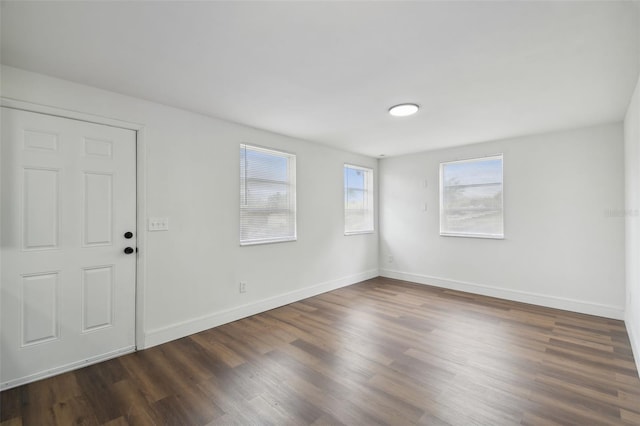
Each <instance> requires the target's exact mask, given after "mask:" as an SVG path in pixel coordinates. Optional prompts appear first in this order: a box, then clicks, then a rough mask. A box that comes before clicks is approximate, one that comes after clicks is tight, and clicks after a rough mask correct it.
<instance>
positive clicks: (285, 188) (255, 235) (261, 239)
mask: <svg viewBox="0 0 640 426" xmlns="http://www.w3.org/2000/svg"><path fill="white" fill-rule="evenodd" d="M295 239H296V156H295V155H293V154H288V153H285V152H279V151H274V150H270V149H265V148H259V147H255V146H250V145H244V144H242V145H240V245H250V244H263V243H274V242H280V241H293V240H295Z"/></svg>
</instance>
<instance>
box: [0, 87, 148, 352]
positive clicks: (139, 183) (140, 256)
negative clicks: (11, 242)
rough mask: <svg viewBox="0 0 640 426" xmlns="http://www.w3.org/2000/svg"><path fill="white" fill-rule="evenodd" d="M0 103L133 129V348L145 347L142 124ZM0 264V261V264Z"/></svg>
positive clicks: (3, 101) (5, 101)
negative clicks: (134, 164)
mask: <svg viewBox="0 0 640 426" xmlns="http://www.w3.org/2000/svg"><path fill="white" fill-rule="evenodd" d="M0 106H3V107H8V108H13V109H17V110H22V111H29V112H37V113H40V114H47V115H52V116H55V117H61V118H68V119H72V120H80V121H87V122H89V123H95V124H102V125H105V126H111V127H119V128H122V129H127V130H133V131H135V132H136V227H137V229H136V232H137V243H138V246H137V247H138V253H137V256H136V303H135V309H136V312H135V318H136V319H135V336H136V339H135V341H136V349H137V350H140V349H144V348H145V333H144V330H145V328H144V318H145V298H144V290H145V284H146V282H145V279H146V264H147V262H146V250H145V249H146V242H147V233H146V217H147V202H146V201H147V197H146V195H147V191H146V187H147V173H146V172H147V155H146V153H147V149H146V142H145V137H144V136H145V126H144V124H139V123H132V122H128V121H123V120H116V119H113V118H108V117H102V116H99V115H93V114H87V113H83V112H78V111H72V110H67V109H63V108H58V107H54V106H48V105H40V104H36V103H32V102H25V101H21V100H18V99H11V98H6V97H0ZM0 268H2V265H1V264H0Z"/></svg>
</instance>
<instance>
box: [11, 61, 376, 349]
mask: <svg viewBox="0 0 640 426" xmlns="http://www.w3.org/2000/svg"><path fill="white" fill-rule="evenodd" d="M1 77H2V80H1V81H2V87H1V89H2V96H3V97H6V98H12V99H18V100H22V101H27V102H32V103H37V104H43V105H49V106H55V107H59V108H63V109H68V110H73V111H79V112H83V113H88V114H94V115H98V116H103V117H109V118H113V119H119V120H125V121H129V122H135V123H141V124H143V125H144V126H145V129H144V139H145V143H146V147H147V152H146V158H147V160H146V176H147V180H146V201H145V202H146V211H147V216H150V217H154V216H160V217H165V216H166V217H169V220H170V230H169V231H168V232H151V233H148V234H147V235H146V246H145V250H144V253H141V256H143V258H144V259H145V263H146V280H145V287H144V300H145V310H144V318H143V320H144V330H145V338H144V345H145V346H151V345H155V344H158V343H162V342H164V341H168V340H171V339H174V338H177V337H181V336H184V335H187V334H190V333H193V332H196V331H199V330H202V329H206V328H209V327H212V326H215V325H218V324H220V323H223V322H227V321H231V320H235V319H237V318H239V317H242V316H246V315H250V314H253V313H255V312H259V311H262V310H266V309H270V308H273V307H275V306H279V305H281V304H284V303H289V302H291V301H294V300H298V299H301V298H304V297H308V296H310V295H313V294H317V293H319V292H323V291H327V290H330V289H333V288H337V287H339V286H343V285H347V284H351V283H354V282H358V281H361V280H363V279H367V278H370V277H374V276H377V275H378V270H377V263H378V235H377V233H374V234H369V235H354V236H344V235H343V231H344V226H343V191H342V187H343V181H342V179H343V170H342V167H343V164H344V163H345V162H348V163H351V164H359V165H363V166H367V167H372V168H374V169H376V167H377V160H376V159H373V158H369V157H364V156H360V155H355V154H350V153H347V152H342V151H338V150H335V149H331V148H328V147H325V146H322V145H318V144H313V143H309V142H305V141H301V140H296V139H292V138H289V137H285V136H281V135H277V134H273V133H269V132H265V131H261V130H257V129H253V128H249V127H245V126H241V125H237V124H233V123H229V122H225V121H221V120H217V119H214V118H210V117H206V116H202V115H198V114H194V113H190V112H187V111H183V110H179V109H175V108H171V107H167V106H163V105H159V104H156V103H152V102H147V101H143V100H140V99H135V98H131V97H127V96H122V95H119V94H116V93H112V92H107V91H103V90H99V89H96V88H92V87H88V86H82V85H78V84H74V83H70V82H67V81H62V80H59V79H54V78H50V77H47V76H43V75H39V74H34V73H30V72H26V71H22V70H18V69H15V68H10V67H2V76H1ZM176 84H179V82H176ZM243 142H244V143H250V144H257V145H261V146H265V147H271V148H275V149H283V150H286V151H289V152H293V153H295V154H297V189H298V193H297V203H298V241H297V242H287V243H279V244H269V245H260V246H251V247H240V246H239V241H238V227H239V217H238V216H239V212H238V203H239V165H238V164H239V144H240V143H243ZM139 231H143V230H139ZM240 280H243V281H246V282H247V284H248V286H247V287H248V291H247V293H245V294H240V293H239V292H238V282H239V281H240Z"/></svg>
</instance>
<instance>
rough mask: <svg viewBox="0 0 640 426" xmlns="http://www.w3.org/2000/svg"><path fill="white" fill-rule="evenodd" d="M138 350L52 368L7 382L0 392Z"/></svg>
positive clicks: (130, 349)
mask: <svg viewBox="0 0 640 426" xmlns="http://www.w3.org/2000/svg"><path fill="white" fill-rule="evenodd" d="M135 350H136V348H135V346H128V347H126V348H122V349H118V350H115V351H112V352H109V353H106V354H102V355H98V356H94V357H92V358H89V359H84V360H82V361H76V362H72V363H70V364H66V365H62V366H60V367H56V368H52V369H50V370H45V371H41V372H39V373H35V374H31V375H29V376H25V377H20V378H19V379H13V380H7V381H6V382H2V383H0V390H3V391H5V390H7V389H11V388H15V387H16V386H20V385H24V384H26V383H31V382H35V381H36V380H41V379H46V378H47V377H51V376H55V375H58V374H62V373H66V372H67V371H71V370H76V369H78V368H83V367H86V366H88V365H91V364H97V363H99V362H102V361H106V360H108V359H111V358H116V357H119V356H121V355H125V354H128V353H131V352H134V351H135Z"/></svg>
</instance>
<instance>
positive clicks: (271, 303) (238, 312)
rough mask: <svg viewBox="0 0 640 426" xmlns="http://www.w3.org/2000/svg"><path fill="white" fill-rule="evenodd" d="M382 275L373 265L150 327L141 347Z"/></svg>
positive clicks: (148, 346) (154, 344)
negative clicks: (230, 306) (273, 294)
mask: <svg viewBox="0 0 640 426" xmlns="http://www.w3.org/2000/svg"><path fill="white" fill-rule="evenodd" d="M378 275H379V274H378V270H377V269H371V270H369V271H365V272H361V273H359V274H354V275H349V276H346V277H342V278H338V279H335V280H331V281H326V282H323V283H320V284H316V285H313V286H310V287H305V288H302V289H300V290H294V291H291V292H288V293H283V294H279V295H277V296H273V297H269V298H267V299H263V300H259V301H257V302H253V303H248V304H246V305H241V306H238V307H235V308H231V309H226V310H224V311H220V312H216V313H213V314H210V315H205V316H202V317H199V318H193V319H191V320H188V321H183V322H181V323H178V324H173V325H170V326H168V327H163V328H157V329H155V330H150V331H148V332H147V333H145V336H144V348H140V349H146V348H150V347H152V346H156V345H160V344H162V343H166V342H169V341H171V340H175V339H179V338H181V337H185V336H188V335H190V334H194V333H198V332H200V331H203V330H208V329H210V328H213V327H217V326H219V325H222V324H226V323H229V322H232V321H236V320H239V319H241V318H246V317H248V316H251V315H255V314H259V313H261V312H265V311H268V310H270V309H274V308H278V307H280V306H284V305H288V304H289V303H293V302H297V301H299V300H302V299H306V298H309V297H312V296H316V295H318V294H321V293H326V292H328V291H331V290H336V289H338V288H341V287H346V286H348V285H351V284H355V283H358V282H360V281H364V280H368V279H371V278H375V277H377V276H378Z"/></svg>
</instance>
